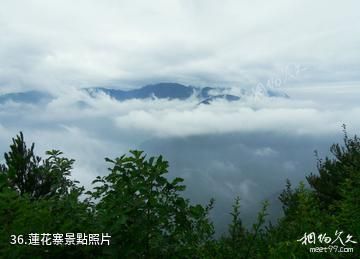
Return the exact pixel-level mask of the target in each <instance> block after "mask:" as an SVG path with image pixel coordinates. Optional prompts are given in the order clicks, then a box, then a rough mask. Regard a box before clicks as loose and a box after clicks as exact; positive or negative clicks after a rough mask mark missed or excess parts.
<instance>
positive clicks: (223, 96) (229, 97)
mask: <svg viewBox="0 0 360 259" xmlns="http://www.w3.org/2000/svg"><path fill="white" fill-rule="evenodd" d="M219 99H221V100H226V101H228V102H233V101H238V100H240V99H241V98H240V97H239V96H236V95H232V94H219V95H214V96H211V97H209V98H207V99H205V100H203V101H201V102H200V103H199V105H200V104H211V102H213V101H215V100H219Z"/></svg>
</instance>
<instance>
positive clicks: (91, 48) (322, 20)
mask: <svg viewBox="0 0 360 259" xmlns="http://www.w3.org/2000/svg"><path fill="white" fill-rule="evenodd" d="M1 5H2V8H1V10H0V33H1V35H2V37H1V41H0V77H1V81H0V85H1V91H2V92H8V91H12V90H13V89H18V90H22V89H27V88H39V89H44V88H47V89H49V90H51V91H56V92H58V91H66V89H68V88H69V87H76V88H77V87H80V86H84V85H85V86H89V85H90V86H91V85H97V84H100V85H104V84H105V85H115V86H116V87H119V88H132V87H138V86H141V85H143V84H144V83H149V82H158V81H177V82H181V83H185V84H196V85H209V84H210V85H231V86H243V85H249V86H251V85H256V83H257V82H258V81H259V80H260V79H264V78H268V77H269V75H271V74H272V73H276V72H279V71H280V70H281V69H283V68H284V67H286V66H287V65H288V64H292V63H295V64H300V65H301V66H304V67H306V68H307V73H306V74H305V75H303V77H304V78H302V81H305V82H312V83H314V82H324V81H325V82H328V81H337V82H343V81H358V80H359V73H358V71H359V66H360V64H359V62H360V50H359V48H358V46H359V43H360V26H358V25H359V20H360V18H359V15H358V12H357V10H358V9H359V7H360V4H359V3H358V1H356V0H353V1H351V0H350V1H341V2H339V1H333V2H330V3H329V1H324V0H320V1H316V2H314V1H310V0H304V1H296V2H295V3H294V2H289V1H284V0H272V1H266V2H265V1H245V0H242V1H238V0H224V1H221V2H219V1H215V0H206V1H205V0H198V1H190V0H155V1H145V0H143V1H141V0H134V1H119V0H116V1H115V0H114V1H110V0H105V1H94V0H86V1H84V0H79V1H75V2H74V1H68V0H61V1H56V0H54V1H45V0H29V1H25V2H24V1H17V0H2V1H1Z"/></svg>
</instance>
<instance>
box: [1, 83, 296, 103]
mask: <svg viewBox="0 0 360 259" xmlns="http://www.w3.org/2000/svg"><path fill="white" fill-rule="evenodd" d="M83 90H84V91H86V93H88V94H89V95H90V96H91V97H94V98H95V97H96V96H97V95H98V94H100V93H103V94H106V95H108V96H110V97H111V98H114V99H116V100H118V101H126V100H131V99H169V100H174V99H178V100H187V99H189V98H191V97H193V98H196V99H197V100H198V105H202V104H203V105H209V104H211V103H212V102H213V101H215V100H224V101H228V102H233V101H238V100H241V99H242V98H244V97H245V96H251V95H252V94H255V92H251V90H249V91H245V90H243V91H241V94H240V95H239V96H238V95H231V94H228V93H227V92H228V90H229V89H225V88H215V87H203V88H201V87H195V86H185V85H182V84H177V83H159V84H152V85H146V86H143V87H140V88H137V89H132V90H119V89H112V88H105V87H93V88H85V89H83ZM258 94H260V95H263V96H267V97H281V98H289V96H287V95H286V94H285V93H283V92H281V91H277V90H271V89H263V90H262V91H261V92H259V93H258ZM53 98H54V97H53V96H52V95H50V94H49V93H47V92H41V91H26V92H18V93H8V94H3V95H0V104H3V103H6V102H9V101H12V102H17V103H28V104H38V103H45V102H49V101H50V100H52V99H53ZM78 105H79V107H82V108H83V107H86V105H87V104H86V101H85V100H80V101H78Z"/></svg>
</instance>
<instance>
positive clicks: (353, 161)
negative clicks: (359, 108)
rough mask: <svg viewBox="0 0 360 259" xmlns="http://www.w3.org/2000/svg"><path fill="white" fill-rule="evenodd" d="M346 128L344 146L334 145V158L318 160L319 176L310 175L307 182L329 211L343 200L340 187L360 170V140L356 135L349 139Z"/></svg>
mask: <svg viewBox="0 0 360 259" xmlns="http://www.w3.org/2000/svg"><path fill="white" fill-rule="evenodd" d="M343 128H344V145H343V146H341V145H339V144H334V145H332V146H331V148H330V151H331V153H332V154H333V158H328V157H326V158H325V161H323V160H321V159H318V171H319V174H310V175H309V176H308V177H307V180H308V182H309V184H310V185H311V187H312V188H314V189H315V191H316V194H317V195H318V197H319V199H320V202H321V205H322V206H323V207H325V208H327V209H329V207H330V206H331V205H333V204H334V203H335V202H336V201H339V200H340V199H342V196H341V193H340V192H341V190H340V188H339V186H340V185H341V184H342V183H343V182H344V181H345V180H346V179H349V178H351V177H352V175H354V174H358V173H359V168H360V139H359V138H358V137H357V136H356V135H355V136H354V138H349V137H348V135H347V132H346V127H345V125H344V126H343Z"/></svg>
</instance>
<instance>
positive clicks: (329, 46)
mask: <svg viewBox="0 0 360 259" xmlns="http://www.w3.org/2000/svg"><path fill="white" fill-rule="evenodd" d="M359 9H360V3H359V2H358V1H355V0H353V1H351V0H349V1H341V2H340V1H336V2H335V1H333V2H329V1H324V0H319V1H310V0H303V1H285V0H272V1H247V0H242V1H239V0H237V1H236V0H224V1H215V0H206V1H205V0H197V1H190V0H177V1H175V0H154V1H145V0H143V1H140V0H132V1H119V0H114V1H110V0H104V1H92V0H87V1H82V0H79V1H67V0H61V1H56V0H53V1H47V0H28V1H17V0H2V1H1V8H0V95H1V94H5V93H11V92H19V91H27V90H40V91H47V92H50V93H51V94H52V95H54V96H55V97H56V98H55V99H53V100H52V101H51V102H49V103H41V104H36V105H34V104H23V103H15V102H6V103H2V104H0V151H1V152H5V151H6V150H7V147H8V145H9V143H10V140H11V137H13V136H14V135H15V134H16V133H17V132H19V131H20V130H22V131H24V133H25V137H26V139H28V140H29V141H35V142H36V148H37V150H38V153H39V154H40V155H41V154H43V153H44V151H45V150H48V149H52V148H58V149H61V150H63V151H64V152H65V154H66V155H67V156H69V157H72V158H75V159H76V164H75V169H74V173H73V174H74V177H75V178H77V179H80V180H81V182H82V183H83V184H85V185H86V186H89V183H90V181H91V180H92V179H93V178H94V177H95V176H96V175H98V174H105V173H106V166H105V163H104V162H103V157H105V156H108V157H114V156H119V155H121V154H123V153H125V152H127V151H128V150H129V149H134V148H142V149H144V150H145V151H146V152H148V153H150V154H154V155H158V154H160V153H161V154H164V155H165V157H166V158H168V159H169V160H170V166H171V175H173V176H175V175H178V176H182V177H184V178H185V179H186V184H187V185H188V187H189V188H188V192H187V195H188V196H189V197H191V198H192V199H193V200H195V201H198V202H205V201H206V200H208V199H209V198H210V197H215V198H216V199H217V200H218V204H219V205H218V206H217V207H216V208H215V210H216V217H217V221H219V222H223V221H226V217H227V216H226V215H227V214H226V213H227V211H228V210H229V208H230V205H231V202H232V197H235V196H236V195H240V196H241V197H242V199H243V205H244V207H245V209H248V210H247V212H245V215H246V213H248V214H247V215H248V216H249V217H251V215H252V214H251V213H253V212H254V211H255V210H256V209H257V205H258V204H259V201H261V200H263V199H264V198H269V199H273V200H276V195H277V194H278V192H279V191H280V190H281V189H282V187H283V186H284V182H285V179H286V178H290V179H292V180H293V181H295V182H298V181H300V180H304V177H305V175H307V174H309V173H310V171H313V170H315V165H316V161H315V159H314V156H313V151H314V150H315V149H318V150H319V151H321V152H322V153H321V155H323V156H324V155H327V154H328V153H329V152H328V147H329V145H330V144H331V143H333V142H334V141H338V140H340V139H341V125H342V124H343V123H346V124H347V127H348V130H349V132H350V133H351V134H353V133H358V132H359V131H360V116H359V115H360V106H359V105H358V103H359V101H358V100H359V98H360V74H359V71H360V48H359V46H360V16H359V14H358V10H359ZM157 82H177V83H182V84H185V85H196V86H213V87H228V88H229V92H230V93H232V94H241V91H242V89H246V90H248V91H250V92H251V91H252V92H253V93H254V94H253V95H250V96H246V97H245V98H242V99H241V101H239V102H234V103H227V102H224V101H217V102H214V103H213V104H212V105H209V106H197V105H196V103H197V100H194V99H189V100H187V101H177V100H155V101H151V100H130V101H126V102H118V101H116V100H113V99H111V98H109V97H107V96H103V95H100V96H98V97H97V98H90V97H89V96H87V95H86V94H85V93H84V92H82V91H80V90H79V89H81V88H83V87H92V86H104V87H112V88H118V89H132V88H137V87H140V86H142V85H146V84H151V83H157ZM264 87H265V88H271V89H276V90H277V91H280V92H284V93H286V94H288V95H289V96H290V98H288V99H286V98H268V97H266V96H262V95H258V94H257V93H259V90H260V92H261V89H262V88H264ZM79 101H80V102H82V103H86V105H85V106H83V105H79ZM269 183H271V184H269ZM265 186H266V187H267V188H264V187H265ZM274 197H275V198H274Z"/></svg>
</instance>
